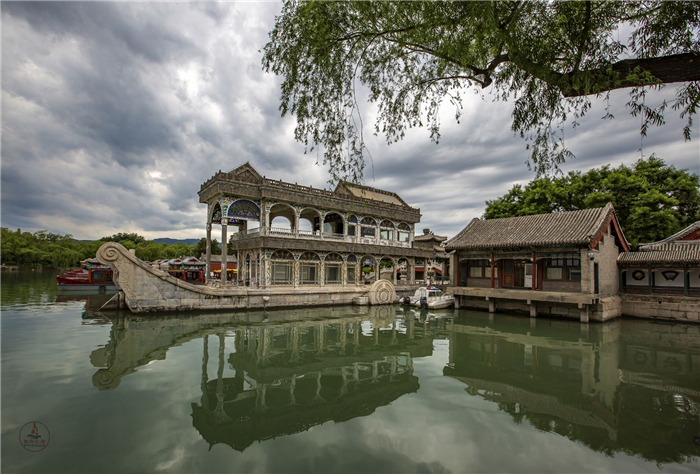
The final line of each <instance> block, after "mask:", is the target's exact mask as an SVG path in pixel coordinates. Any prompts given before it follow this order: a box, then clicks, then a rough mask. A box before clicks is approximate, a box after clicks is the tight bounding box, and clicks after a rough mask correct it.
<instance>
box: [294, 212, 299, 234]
mask: <svg viewBox="0 0 700 474" xmlns="http://www.w3.org/2000/svg"><path fill="white" fill-rule="evenodd" d="M294 236H295V237H296V238H299V213H298V212H297V211H296V209H294Z"/></svg>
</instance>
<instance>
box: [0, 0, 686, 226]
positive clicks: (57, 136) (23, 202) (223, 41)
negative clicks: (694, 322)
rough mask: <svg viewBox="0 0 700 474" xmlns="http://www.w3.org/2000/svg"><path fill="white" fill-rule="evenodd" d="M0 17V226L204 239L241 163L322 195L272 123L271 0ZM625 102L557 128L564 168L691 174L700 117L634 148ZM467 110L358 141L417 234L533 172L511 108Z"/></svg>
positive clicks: (17, 6) (48, 6) (51, 10)
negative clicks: (563, 137) (438, 130)
mask: <svg viewBox="0 0 700 474" xmlns="http://www.w3.org/2000/svg"><path fill="white" fill-rule="evenodd" d="M0 8H1V10H2V226H4V227H10V228H18V227H20V228H22V230H27V231H35V230H38V229H48V230H50V231H52V232H58V233H70V234H72V235H73V236H74V237H76V238H79V239H91V238H99V237H102V236H104V235H109V234H112V233H115V232H138V233H140V234H142V235H145V236H146V237H148V238H157V237H172V238H199V237H202V236H203V235H204V226H205V206H204V205H200V204H198V202H197V191H198V190H199V186H200V184H201V183H202V182H203V181H205V180H206V179H207V178H209V177H210V176H211V175H212V174H214V173H215V172H216V171H217V170H219V169H221V170H230V169H232V168H234V167H236V166H238V165H239V164H242V163H244V162H246V161H249V162H250V163H251V164H252V165H253V166H254V167H255V168H256V169H258V171H259V172H260V173H261V174H264V175H266V176H268V177H273V178H275V179H282V180H284V181H290V182H298V183H300V184H302V183H303V184H309V185H313V186H315V187H325V186H328V185H327V181H328V174H327V170H326V169H325V168H324V167H323V166H320V165H317V163H316V160H317V158H316V156H315V155H314V156H310V155H304V153H303V151H304V149H303V146H302V145H301V144H299V143H296V142H295V141H294V137H293V129H294V119H293V118H292V117H285V118H281V117H280V114H279V112H278V105H279V100H278V98H279V84H280V82H281V79H280V78H278V77H275V76H273V75H270V74H266V73H264V72H263V71H262V69H261V66H260V59H261V53H260V52H259V51H260V49H261V48H262V46H263V45H264V44H265V43H266V41H267V32H268V31H269V30H270V29H272V27H273V24H274V16H275V15H276V14H279V12H280V3H278V2H258V3H77V2H74V3H61V2H50V3H38V2H21V3H11V2H2V4H1V7H0ZM669 89H672V88H669ZM671 92H672V91H671V90H669V91H667V92H665V94H666V96H669V97H670V96H671ZM466 95H468V96H469V95H470V94H466ZM627 100H628V97H627V95H626V93H625V92H624V91H620V92H616V93H615V94H613V96H612V99H611V103H612V107H613V114H614V115H615V117H616V119H615V120H614V121H603V120H600V119H599V117H601V116H602V115H603V114H604V111H603V107H602V105H600V104H599V105H598V106H597V107H596V108H594V110H593V112H592V113H590V114H589V117H587V118H586V119H584V120H583V121H582V125H581V126H580V128H579V129H577V130H576V131H567V145H568V146H569V147H570V149H571V150H572V151H573V152H574V153H575V154H576V156H577V158H576V159H575V160H573V161H571V162H569V163H567V164H566V165H565V166H564V167H563V170H564V171H568V170H572V169H580V170H587V169H589V168H591V167H595V166H600V165H603V164H607V163H609V164H612V165H618V164H620V163H627V164H630V163H633V162H634V161H636V160H637V159H639V157H640V155H641V153H643V154H644V155H645V156H649V155H650V154H651V153H654V152H655V153H656V154H658V155H659V156H661V157H662V158H664V159H665V160H666V161H667V162H669V163H671V164H673V165H675V166H676V167H678V168H689V169H690V170H691V171H692V172H694V173H700V145H699V144H700V136H699V135H700V134H699V132H700V127H699V126H698V124H699V123H700V121H699V120H696V124H695V127H694V130H693V133H694V137H695V139H694V140H693V141H692V142H684V141H683V138H682V134H681V128H682V125H683V123H682V121H681V120H680V119H678V118H677V117H676V116H674V115H673V114H672V113H670V114H668V117H667V119H668V124H667V125H666V126H664V127H661V128H654V129H652V130H651V131H650V133H649V136H647V137H646V138H644V141H643V147H642V150H643V151H642V152H640V151H639V150H640V145H642V143H641V140H640V136H639V118H632V117H630V116H629V115H628V114H627V112H626V111H625V109H624V103H625V102H626V101H627ZM650 100H660V96H658V95H657V96H656V97H650ZM363 107H364V109H363V114H366V116H368V117H371V116H372V112H373V110H372V107H371V106H369V105H365V106H363ZM466 109H467V111H466V113H465V115H464V116H463V118H462V120H461V123H459V124H457V123H455V122H454V120H453V119H452V113H451V112H450V111H446V113H445V116H444V117H443V120H442V122H443V130H442V140H441V142H440V144H439V145H436V144H434V143H433V142H431V141H430V138H429V133H428V132H427V131H426V130H420V129H418V130H412V131H411V132H410V133H409V135H408V136H407V138H406V139H405V140H404V141H403V142H401V143H398V144H393V145H391V146H388V145H386V143H385V141H384V138H383V137H378V138H372V139H371V140H370V142H369V148H370V151H371V153H372V156H373V161H372V162H370V163H368V168H367V170H366V172H365V184H367V185H369V186H375V187H379V188H383V189H388V190H391V191H395V192H397V193H399V195H401V196H402V197H403V198H404V200H406V201H407V202H408V203H409V204H411V205H413V206H415V207H419V208H420V209H421V212H422V214H423V218H422V221H421V223H420V224H419V228H422V227H429V228H431V229H432V230H434V231H436V233H439V234H443V235H448V236H452V235H454V234H455V233H456V232H458V231H459V230H460V229H461V228H462V227H463V226H464V225H465V224H466V223H468V222H469V220H470V219H472V218H473V217H479V216H480V215H481V214H482V213H483V211H484V201H485V200H487V199H493V198H496V197H498V196H499V195H501V194H503V193H504V192H506V191H507V190H508V189H509V188H510V187H511V186H512V185H513V184H515V183H518V182H520V183H524V182H527V181H529V180H530V179H532V178H533V175H532V173H531V172H530V171H528V169H527V166H526V165H525V161H526V159H527V151H526V150H525V143H524V142H523V141H521V140H520V139H519V138H517V137H515V136H513V133H512V132H511V131H510V122H511V120H510V113H511V108H510V105H509V104H504V103H492V102H491V101H490V99H489V98H488V97H487V98H486V100H482V99H480V98H479V97H478V96H476V95H475V96H473V97H469V99H468V102H467V107H466ZM369 130H370V131H371V128H370V129H369Z"/></svg>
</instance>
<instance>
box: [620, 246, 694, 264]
mask: <svg viewBox="0 0 700 474" xmlns="http://www.w3.org/2000/svg"><path fill="white" fill-rule="evenodd" d="M617 261H618V263H620V264H622V265H633V264H679V263H691V264H698V263H700V243H698V242H689V243H682V242H678V243H671V244H657V245H656V246H655V247H654V248H653V249H651V250H642V251H641V252H624V253H621V254H620V255H619V256H618V257H617Z"/></svg>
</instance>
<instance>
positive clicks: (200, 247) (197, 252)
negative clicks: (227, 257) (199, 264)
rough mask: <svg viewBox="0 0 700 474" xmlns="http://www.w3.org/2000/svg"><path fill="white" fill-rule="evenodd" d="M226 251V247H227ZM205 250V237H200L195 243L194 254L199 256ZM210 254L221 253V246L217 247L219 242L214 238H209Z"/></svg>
mask: <svg viewBox="0 0 700 474" xmlns="http://www.w3.org/2000/svg"><path fill="white" fill-rule="evenodd" d="M227 251H228V249H227ZM206 252H207V239H206V237H202V238H201V239H199V242H197V243H196V244H195V256H196V257H197V258H199V256H200V255H204V254H205V253H206ZM211 254H212V255H221V247H219V242H218V241H217V240H216V239H212V240H211Z"/></svg>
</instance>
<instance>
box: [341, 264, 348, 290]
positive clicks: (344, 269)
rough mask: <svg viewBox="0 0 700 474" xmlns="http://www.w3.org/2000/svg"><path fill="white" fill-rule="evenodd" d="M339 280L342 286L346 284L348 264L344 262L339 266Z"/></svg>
mask: <svg viewBox="0 0 700 474" xmlns="http://www.w3.org/2000/svg"><path fill="white" fill-rule="evenodd" d="M340 278H341V283H342V284H343V286H346V285H347V284H348V263H347V262H345V261H343V263H341V264H340Z"/></svg>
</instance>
